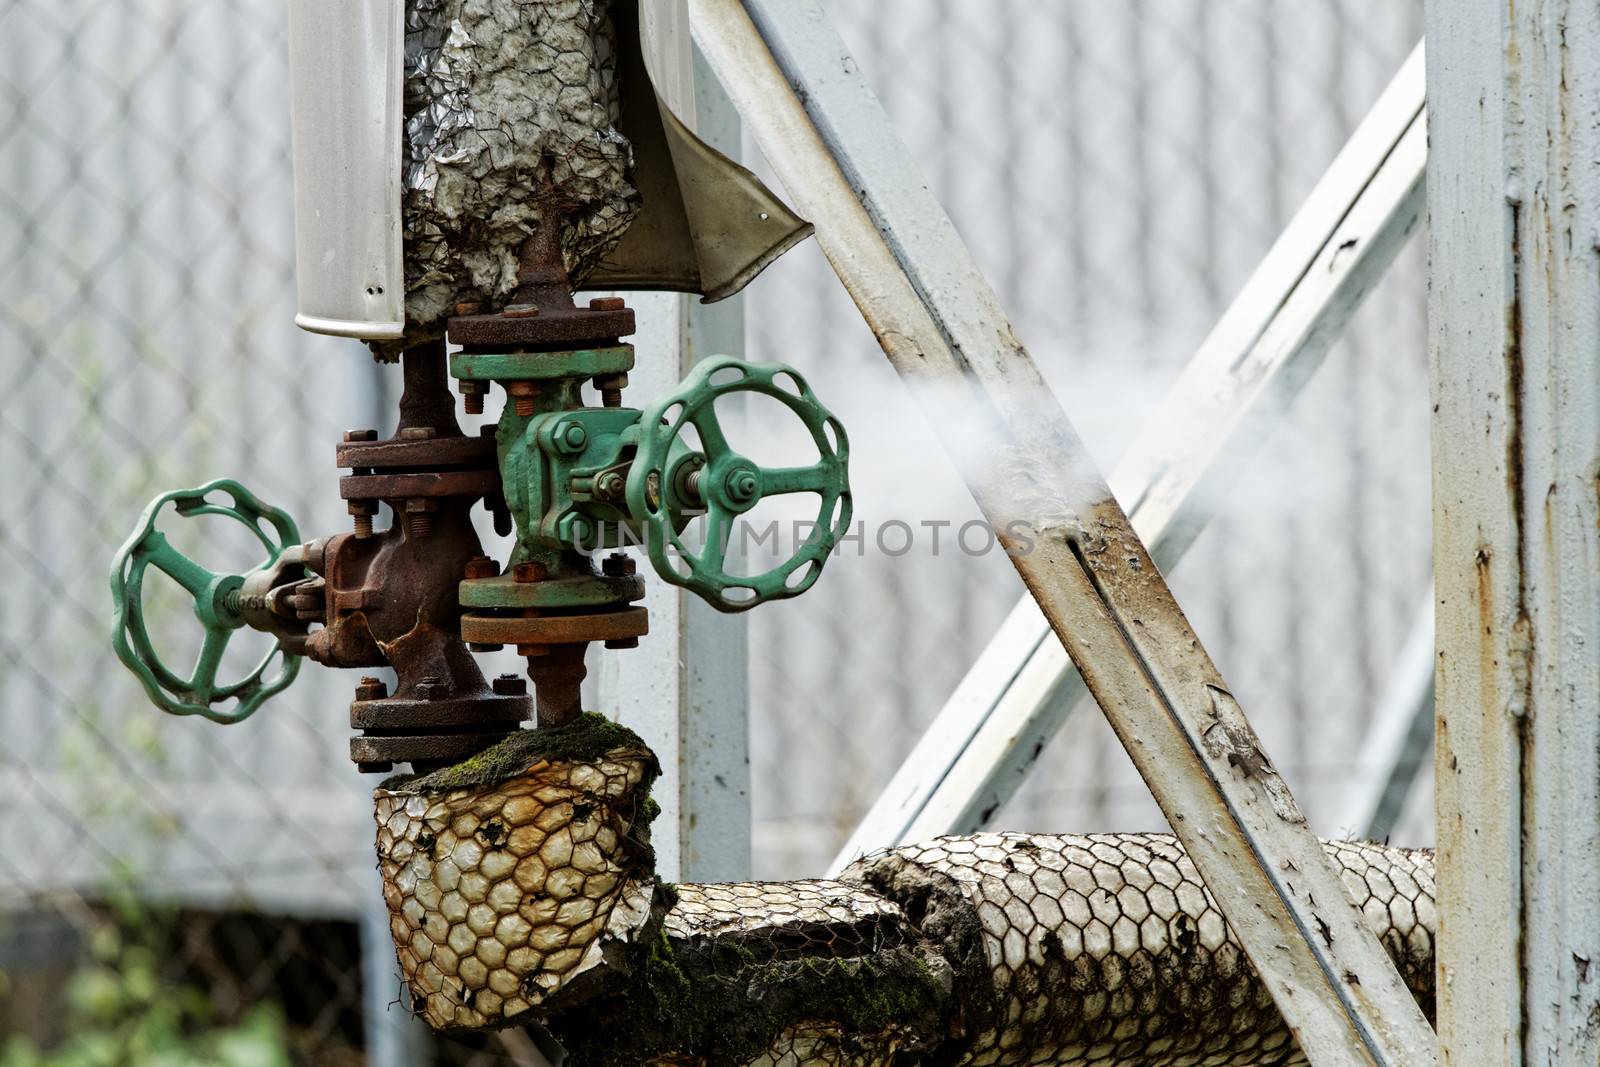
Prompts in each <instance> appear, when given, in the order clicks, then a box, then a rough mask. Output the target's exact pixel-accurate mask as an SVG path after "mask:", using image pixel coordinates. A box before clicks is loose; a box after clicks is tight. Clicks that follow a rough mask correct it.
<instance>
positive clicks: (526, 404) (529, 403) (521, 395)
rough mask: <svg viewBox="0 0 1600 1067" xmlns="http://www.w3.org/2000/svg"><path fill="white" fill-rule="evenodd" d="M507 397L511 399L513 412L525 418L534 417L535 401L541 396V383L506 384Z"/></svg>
mask: <svg viewBox="0 0 1600 1067" xmlns="http://www.w3.org/2000/svg"><path fill="white" fill-rule="evenodd" d="M506 395H507V396H509V397H511V410H512V411H515V412H516V413H517V414H518V415H520V416H522V417H523V418H525V419H526V418H531V417H532V416H533V401H534V398H536V397H537V396H538V395H539V383H538V382H530V381H518V382H507V383H506Z"/></svg>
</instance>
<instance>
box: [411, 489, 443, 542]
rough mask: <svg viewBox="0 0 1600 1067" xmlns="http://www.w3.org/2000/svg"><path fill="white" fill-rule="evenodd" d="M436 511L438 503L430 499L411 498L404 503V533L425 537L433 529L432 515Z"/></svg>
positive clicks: (423, 497)
mask: <svg viewBox="0 0 1600 1067" xmlns="http://www.w3.org/2000/svg"><path fill="white" fill-rule="evenodd" d="M438 510H439V502H438V501H437V500H434V499H432V498H431V497H425V496H414V497H411V498H410V499H409V500H407V501H406V533H408V534H410V535H411V536H412V537H426V536H427V535H428V531H429V530H431V529H433V513H434V512H435V511H438Z"/></svg>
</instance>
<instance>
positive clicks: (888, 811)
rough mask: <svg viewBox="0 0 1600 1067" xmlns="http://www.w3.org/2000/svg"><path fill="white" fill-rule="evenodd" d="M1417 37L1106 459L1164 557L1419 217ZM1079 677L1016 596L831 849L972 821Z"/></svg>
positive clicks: (1042, 736)
mask: <svg viewBox="0 0 1600 1067" xmlns="http://www.w3.org/2000/svg"><path fill="white" fill-rule="evenodd" d="M1423 82H1424V78H1423V52H1422V46H1421V45H1420V44H1419V45H1418V46H1417V47H1416V49H1415V50H1414V51H1413V52H1412V54H1411V57H1410V58H1409V59H1408V60H1407V61H1406V63H1405V65H1404V66H1403V67H1401V69H1400V72H1399V73H1398V74H1397V75H1396V76H1395V77H1394V80H1393V81H1392V82H1391V83H1390V84H1389V86H1388V88H1387V89H1386V90H1385V91H1384V92H1383V94H1382V95H1381V96H1380V97H1379V98H1378V101H1377V103H1376V104H1374V105H1373V108H1372V110H1371V111H1370V112H1369V113H1368V114H1367V116H1366V118H1365V119H1364V120H1363V121H1362V123H1361V124H1360V126H1359V127H1357V129H1356V131H1355V133H1354V134H1353V135H1352V136H1351V138H1350V140H1349V142H1348V143H1347V144H1346V145H1345V147H1344V149H1343V150H1342V151H1340V153H1339V155H1338V156H1337V158H1335V159H1334V161H1333V163H1332V165H1331V166H1330V167H1329V168H1328V170H1327V172H1326V173H1325V174H1324V175H1323V177H1322V180H1321V181H1320V182H1318V184H1317V186H1316V188H1315V189H1313V190H1312V193H1311V196H1310V197H1309V198H1308V199H1307V200H1306V202H1305V205H1304V206H1303V207H1302V208H1301V209H1300V211H1299V212H1298V213H1297V214H1296V215H1295V217H1294V219H1293V220H1292V221H1290V223H1289V225H1288V226H1287V227H1286V228H1285V229H1284V231H1283V233H1282V235H1281V236H1280V237H1279V238H1278V240H1277V242H1276V243H1274V244H1273V246H1272V248H1271V250H1270V251H1269V252H1268V253H1267V255H1266V258H1264V259H1263V260H1262V261H1261V264H1260V266H1259V267H1257V268H1256V271H1255V273H1254V274H1253V275H1252V276H1251V277H1250V280H1249V281H1248V282H1247V283H1246V284H1245V286H1244V289H1243V290H1242V291H1241V292H1240V293H1239V296H1238V297H1237V298H1236V299H1235V300H1234V301H1233V304H1232V305H1231V306H1230V307H1229V308H1228V310H1227V312H1226V313H1224V314H1223V316H1222V318H1221V319H1220V320H1218V322H1217V325H1216V327H1215V328H1214V329H1213V330H1212V331H1211V333H1210V335H1209V336H1207V338H1206V339H1205V342H1204V343H1203V344H1202V345H1201V346H1200V348H1199V350H1198V351H1197V352H1196V353H1195V356H1194V358H1193V359H1192V360H1190V362H1189V365H1188V366H1187V367H1186V368H1185V370H1184V372H1183V374H1182V375H1181V376H1180V377H1179V379H1178V381H1177V384H1176V385H1175V386H1174V387H1173V389H1172V391H1171V392H1170V393H1169V394H1168V395H1167V397H1166V399H1165V400H1164V401H1163V402H1162V404H1161V405H1160V406H1159V407H1158V408H1157V409H1156V410H1155V412H1154V413H1153V415H1152V417H1151V418H1150V419H1149V420H1147V422H1146V424H1145V430H1144V433H1143V434H1142V435H1141V436H1140V437H1139V439H1138V440H1137V441H1135V443H1134V444H1133V446H1132V447H1131V448H1130V449H1129V450H1128V453H1127V455H1126V456H1124V457H1123V459H1122V461H1121V462H1120V463H1119V464H1118V465H1117V467H1116V469H1115V470H1114V471H1113V472H1112V474H1111V488H1112V490H1113V492H1114V493H1115V495H1116V497H1117V499H1118V500H1125V501H1132V502H1133V503H1132V506H1131V507H1130V508H1129V509H1128V514H1129V518H1131V519H1132V520H1133V527H1134V529H1135V530H1136V531H1137V532H1138V533H1139V536H1140V537H1141V538H1143V539H1144V542H1145V544H1146V545H1148V546H1149V547H1150V553H1151V555H1152V556H1153V557H1154V558H1155V561H1156V563H1157V564H1158V565H1159V566H1160V567H1161V568H1162V569H1163V570H1167V571H1170V570H1171V569H1172V567H1174V566H1176V565H1177V563H1178V561H1179V560H1181V559H1182V558H1183V555H1184V553H1185V552H1186V551H1188V549H1189V546H1190V545H1192V544H1193V543H1194V540H1195V538H1196V537H1197V536H1199V534H1200V531H1201V530H1203V529H1204V528H1205V525H1206V523H1207V522H1209V521H1210V519H1211V517H1212V516H1213V515H1214V514H1215V513H1216V510H1217V508H1218V505H1219V504H1220V502H1221V499H1222V497H1223V494H1224V493H1225V492H1226V491H1227V488H1228V486H1229V484H1230V483H1231V481H1232V479H1233V478H1234V477H1235V476H1236V473H1237V471H1238V470H1239V469H1240V468H1241V466H1242V465H1243V463H1244V461H1245V459H1246V458H1247V456H1248V454H1249V453H1250V452H1252V451H1254V450H1255V449H1256V448H1257V447H1259V445H1260V443H1261V442H1263V441H1264V440H1266V438H1267V437H1268V435H1269V434H1270V433H1271V431H1272V430H1273V428H1274V427H1275V426H1276V425H1277V424H1278V422H1280V421H1281V420H1282V418H1283V417H1284V415H1285V414H1286V413H1287V411H1288V408H1289V406H1290V404H1292V403H1293V401H1294V399H1295V398H1296V397H1297V396H1298V395H1299V393H1300V390H1301V388H1302V387H1303V386H1304V385H1305V383H1306V382H1308V381H1309V380H1310V379H1311V376H1312V374H1313V373H1314V372H1315V371H1316V369H1317V368H1318V367H1319V366H1320V365H1321V363H1322V358H1323V356H1324V355H1326V354H1327V351H1328V349H1329V347H1330V346H1331V345H1332V344H1333V342H1334V340H1335V339H1336V338H1337V337H1338V336H1339V334H1340V332H1341V331H1342V330H1343V328H1344V325H1345V323H1346V322H1348V321H1349V319H1350V316H1351V315H1352V314H1354V313H1355V310H1356V308H1357V307H1359V306H1360V304H1361V301H1362V300H1363V299H1364V298H1365V297H1366V295H1367V293H1368V292H1370V291H1371V289H1372V288H1373V286H1374V285H1376V284H1377V282H1378V280H1379V279H1380V278H1381V277H1382V276H1383V274H1384V272H1385V271H1386V270H1387V269H1388V267H1389V265H1390V264H1391V263H1393V262H1394V257H1395V255H1396V254H1397V253H1398V252H1399V250H1400V248H1401V247H1403V246H1404V244H1405V242H1406V240H1407V239H1408V238H1409V237H1410V236H1411V234H1412V233H1413V232H1414V231H1415V230H1416V228H1417V223H1418V221H1419V220H1420V218H1421V214H1422V202H1423V195H1422V179H1423V170H1424V167H1425V164H1426V160H1427V130H1426V120H1425V116H1424V114H1423V91H1424V85H1423ZM1085 692H1086V690H1085V688H1084V685H1083V681H1082V679H1081V678H1079V677H1078V674H1077V672H1076V671H1075V670H1074V669H1073V667H1072V663H1071V661H1069V660H1068V658H1067V655H1066V653H1065V652H1064V651H1063V650H1062V647H1061V643H1060V642H1059V641H1056V640H1054V639H1053V637H1052V636H1051V633H1050V624H1049V623H1048V622H1046V621H1045V618H1044V616H1043V615H1042V614H1041V613H1040V612H1039V609H1038V607H1037V606H1036V605H1035V604H1034V602H1033V598H1032V597H1029V596H1024V597H1023V598H1022V599H1021V600H1020V601H1018V603H1017V605H1016V607H1015V608H1013V609H1012V611H1011V613H1010V615H1009V616H1007V618H1006V620H1005V622H1004V623H1003V624H1002V625H1001V627H1000V629H999V630H998V631H997V632H996V633H995V636H994V637H993V638H992V639H991V640H990V642H989V644H988V646H987V647H986V648H985V649H984V650H983V653H982V654H981V655H980V656H979V657H978V659H977V662H976V663H975V664H974V665H973V667H972V669H971V670H970V671H968V673H967V675H966V677H965V678H964V679H963V680H962V682H961V684H960V685H959V686H957V688H956V690H955V692H954V693H953V694H952V695H951V697H950V699H949V700H948V701H947V702H946V703H945V705H944V707H943V708H942V709H941V710H940V712H939V714H938V716H937V717H936V718H935V719H934V720H933V722H932V723H931V724H930V725H929V726H928V729H927V731H926V732H925V733H924V734H923V736H922V738H921V740H920V741H919V742H918V743H917V745H916V747H915V748H913V749H912V751H911V754H910V755H909V756H907V757H906V760H905V762H904V763H903V764H902V765H901V767H900V769H899V770H898V771H897V772H896V773H895V775H894V777H893V778H892V779H891V780H890V783H889V785H888V787H887V788H886V789H885V790H884V791H883V794H882V795H881V796H880V797H879V799H878V801H877V802H876V803H875V804H874V805H873V807H872V809H871V810H870V811H869V812H868V813H867V814H866V816H865V817H864V818H863V819H862V820H861V823H860V825H859V826H858V827H857V828H856V830H855V831H854V833H852V834H851V835H850V838H849V840H848V841H847V842H846V843H845V845H844V847H843V848H842V849H841V850H840V851H839V855H838V856H837V858H835V860H834V861H833V865H832V869H833V870H834V871H839V870H843V869H844V867H846V866H847V865H849V864H850V863H851V862H852V861H854V860H855V859H856V858H857V857H859V856H861V855H862V854H864V853H867V852H870V851H872V850H874V849H878V848H885V847H888V846H892V845H905V844H911V843H913V842H917V841H926V840H928V839H929V838H932V837H937V836H939V835H940V834H966V833H975V832H976V831H978V830H981V829H983V828H984V827H985V826H987V825H988V822H989V819H990V817H991V816H992V815H993V813H994V812H995V811H996V810H997V809H998V808H1000V806H1001V805H1003V804H1004V803H1005V802H1006V801H1008V800H1010V799H1011V797H1012V795H1013V794H1014V793H1015V792H1016V790H1017V788H1018V787H1019V786H1020V785H1021V784H1022V781H1023V779H1024V778H1025V777H1026V776H1027V774H1028V771H1029V770H1030V769H1032V767H1033V765H1034V763H1035V761H1036V760H1037V759H1038V757H1039V754H1040V752H1042V751H1043V749H1044V747H1045V745H1046V744H1047V743H1048V742H1049V741H1050V739H1051V738H1053V737H1054V736H1055V735H1056V733H1057V732H1058V731H1059V730H1060V728H1061V725H1062V723H1063V722H1065V721H1066V718H1067V715H1068V713H1069V712H1070V711H1071V710H1072V708H1073V706H1074V705H1075V704H1076V703H1077V702H1078V700H1079V699H1080V698H1081V697H1082V696H1083V695H1084V693H1085Z"/></svg>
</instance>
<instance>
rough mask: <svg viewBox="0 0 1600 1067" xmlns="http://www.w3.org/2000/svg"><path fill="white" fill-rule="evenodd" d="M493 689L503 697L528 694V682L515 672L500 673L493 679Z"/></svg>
mask: <svg viewBox="0 0 1600 1067" xmlns="http://www.w3.org/2000/svg"><path fill="white" fill-rule="evenodd" d="M494 691H495V692H496V693H498V694H499V695H500V696H503V697H521V696H527V695H528V683H527V681H525V680H524V679H522V678H519V677H517V676H516V675H515V674H502V675H500V676H499V677H498V678H496V679H495V680H494Z"/></svg>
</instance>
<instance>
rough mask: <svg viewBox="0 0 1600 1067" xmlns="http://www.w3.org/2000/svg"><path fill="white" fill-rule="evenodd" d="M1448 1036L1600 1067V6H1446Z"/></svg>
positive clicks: (1442, 420)
mask: <svg viewBox="0 0 1600 1067" xmlns="http://www.w3.org/2000/svg"><path fill="white" fill-rule="evenodd" d="M1427 20H1428V22H1427V34H1428V50H1429V56H1430V60H1431V61H1430V63H1429V64H1428V100H1429V104H1430V108H1429V110H1430V140H1431V143H1432V153H1431V158H1430V159H1429V162H1428V208H1429V218H1430V223H1429V253H1430V254H1429V259H1430V293H1429V309H1428V310H1429V331H1430V336H1431V342H1430V353H1429V358H1430V363H1431V373H1432V381H1433V386H1432V388H1433V403H1434V419H1433V454H1434V579H1435V585H1436V589H1437V594H1438V604H1437V628H1438V662H1437V686H1438V702H1437V706H1438V712H1437V714H1438V718H1437V723H1436V730H1437V754H1436V758H1435V773H1436V777H1437V781H1436V804H1437V820H1438V823H1437V825H1438V844H1439V866H1438V886H1439V906H1440V930H1439V940H1438V960H1439V975H1438V989H1439V994H1440V995H1439V1036H1440V1040H1441V1045H1442V1048H1443V1055H1444V1060H1445V1062H1447V1063H1452V1064H1528V1065H1532V1064H1535V1063H1537V1064H1539V1065H1541V1067H1544V1065H1546V1064H1585V1065H1593V1064H1594V1063H1595V1062H1596V1061H1597V1060H1600V1022H1597V1020H1600V892H1597V890H1596V881H1597V878H1600V533H1597V530H1600V5H1596V4H1595V3H1594V0H1516V2H1514V3H1513V2H1508V0H1429V2H1428V6H1427Z"/></svg>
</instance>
